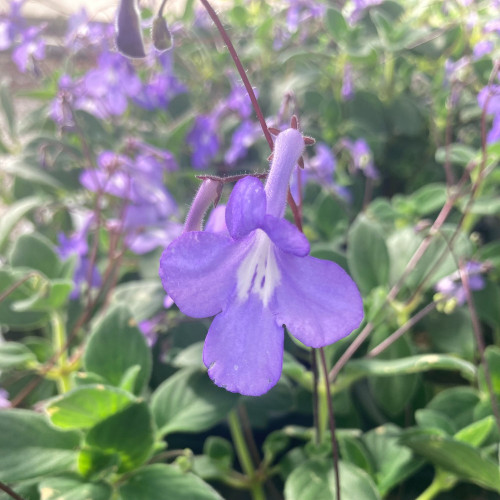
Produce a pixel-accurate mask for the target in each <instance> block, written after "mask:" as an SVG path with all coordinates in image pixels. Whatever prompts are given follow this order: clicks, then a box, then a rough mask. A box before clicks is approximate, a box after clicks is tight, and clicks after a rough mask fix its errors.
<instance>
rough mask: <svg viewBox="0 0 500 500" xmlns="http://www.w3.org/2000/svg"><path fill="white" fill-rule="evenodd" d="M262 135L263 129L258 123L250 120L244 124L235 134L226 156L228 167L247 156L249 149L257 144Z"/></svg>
mask: <svg viewBox="0 0 500 500" xmlns="http://www.w3.org/2000/svg"><path fill="white" fill-rule="evenodd" d="M260 134H261V128H260V125H259V124H258V123H254V122H251V121H250V120H245V121H244V122H242V123H241V125H240V126H239V127H238V128H237V129H236V130H235V131H234V133H233V136H232V138H231V145H230V147H229V149H228V150H227V151H226V154H225V155H224V161H225V162H226V163H227V164H228V165H234V164H235V163H236V162H237V161H238V160H240V159H241V158H243V157H244V156H245V155H246V154H247V151H248V149H249V148H250V147H251V146H252V145H253V144H255V142H256V141H257V139H258V138H259V137H260Z"/></svg>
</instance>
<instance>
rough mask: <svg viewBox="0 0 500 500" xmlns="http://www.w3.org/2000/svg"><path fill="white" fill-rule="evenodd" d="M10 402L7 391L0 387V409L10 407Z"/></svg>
mask: <svg viewBox="0 0 500 500" xmlns="http://www.w3.org/2000/svg"><path fill="white" fill-rule="evenodd" d="M11 406H12V405H11V402H10V401H9V393H8V392H7V391H6V390H5V389H3V388H2V387H0V410H5V409H7V408H10V407H11Z"/></svg>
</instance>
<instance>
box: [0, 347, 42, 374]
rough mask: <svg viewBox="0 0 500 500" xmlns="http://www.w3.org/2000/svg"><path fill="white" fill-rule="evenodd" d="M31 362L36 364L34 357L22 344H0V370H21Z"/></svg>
mask: <svg viewBox="0 0 500 500" xmlns="http://www.w3.org/2000/svg"><path fill="white" fill-rule="evenodd" d="M33 362H36V357H35V355H34V354H33V353H32V352H31V351H30V350H29V349H28V348H27V347H26V346H25V345H24V344H21V343H19V342H2V343H0V370H9V369H12V368H23V367H26V366H28V365H29V364H30V363H33Z"/></svg>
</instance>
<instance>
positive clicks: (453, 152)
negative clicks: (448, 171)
mask: <svg viewBox="0 0 500 500" xmlns="http://www.w3.org/2000/svg"><path fill="white" fill-rule="evenodd" d="M476 156H477V151H476V150H475V149H473V148H471V147H470V146H466V145H465V144H459V143H455V144H450V145H449V146H448V151H447V148H446V147H442V148H438V150H437V151H436V161H437V162H438V163H445V162H446V161H449V162H451V163H453V164H455V165H461V166H462V167H465V166H467V165H468V164H469V163H470V162H471V161H472V160H473V159H474V158H475V157H476Z"/></svg>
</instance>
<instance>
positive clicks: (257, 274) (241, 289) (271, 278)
mask: <svg viewBox="0 0 500 500" xmlns="http://www.w3.org/2000/svg"><path fill="white" fill-rule="evenodd" d="M273 246H274V245H273V243H272V242H271V240H270V239H269V237H268V236H267V234H266V233H264V231H262V230H261V229H257V234H256V236H255V241H254V243H253V248H252V249H251V250H250V252H249V253H248V254H247V256H246V257H245V259H244V260H243V262H242V263H241V264H240V267H239V268H238V274H237V290H238V299H240V301H242V302H244V301H246V300H247V299H248V297H249V295H250V292H253V293H256V294H257V295H258V296H259V297H260V299H261V300H262V302H263V304H264V307H267V305H268V304H269V301H270V300H271V297H272V296H273V292H274V289H275V288H276V287H277V286H278V284H279V282H280V280H281V273H280V271H279V269H278V265H277V264H276V257H275V256H274V251H273Z"/></svg>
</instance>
